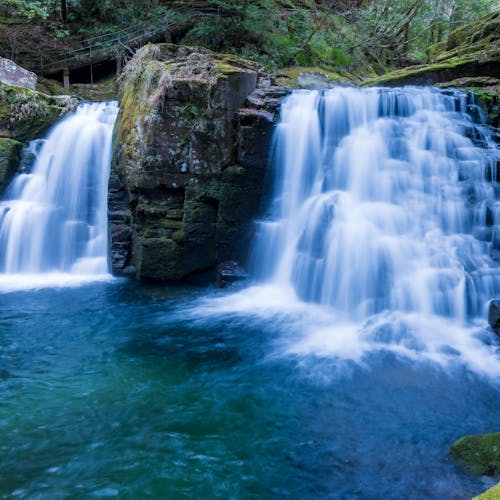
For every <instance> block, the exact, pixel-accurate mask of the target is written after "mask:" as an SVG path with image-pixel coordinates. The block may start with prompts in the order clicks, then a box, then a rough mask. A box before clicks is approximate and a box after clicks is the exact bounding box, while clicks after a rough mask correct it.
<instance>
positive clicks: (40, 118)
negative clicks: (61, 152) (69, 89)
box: [0, 84, 76, 143]
mask: <svg viewBox="0 0 500 500" xmlns="http://www.w3.org/2000/svg"><path fill="white" fill-rule="evenodd" d="M75 105H76V99H74V98H72V97H70V96H49V95H46V94H42V93H40V92H36V91H34V90H30V89H26V88H21V87H16V86H13V85H5V84H0V137H3V138H8V139H14V140H16V141H19V142H23V143H26V142H28V141H30V140H32V139H36V138H39V137H42V136H43V135H44V134H45V132H46V131H47V130H48V129H49V128H50V127H51V126H52V125H53V124H54V123H55V122H56V121H57V120H58V119H59V118H60V117H61V116H63V115H64V114H65V113H67V112H68V111H70V110H72V109H73V108H74V106H75Z"/></svg>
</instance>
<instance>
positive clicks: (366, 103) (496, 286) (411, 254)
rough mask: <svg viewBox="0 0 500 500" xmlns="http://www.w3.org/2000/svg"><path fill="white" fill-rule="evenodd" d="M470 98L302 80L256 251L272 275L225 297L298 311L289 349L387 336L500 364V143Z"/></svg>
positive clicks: (264, 273) (289, 109)
mask: <svg viewBox="0 0 500 500" xmlns="http://www.w3.org/2000/svg"><path fill="white" fill-rule="evenodd" d="M471 108H473V109H471ZM471 110H472V111H475V112H476V113H479V111H478V110H477V109H476V108H475V107H474V105H473V102H472V103H471V100H470V98H469V99H468V97H467V95H466V94H464V93H461V92H455V91H439V90H437V89H432V88H416V87H415V88H411V87H410V88H402V89H381V88H373V89H364V90H362V89H354V88H337V89H333V90H328V91H325V92H316V91H298V92H294V93H293V94H291V95H290V96H289V97H288V98H287V99H286V100H285V101H284V103H283V105H282V110H281V121H280V124H279V125H278V127H277V131H276V136H275V150H274V169H275V172H276V176H275V192H274V196H273V202H272V205H271V207H270V210H269V216H268V217H267V218H266V219H264V220H262V221H259V222H257V236H256V240H255V245H254V251H253V261H252V268H253V273H254V275H255V276H256V277H257V278H258V279H259V280H261V281H263V282H264V283H265V286H264V287H259V288H252V289H249V290H246V291H244V292H242V293H240V294H237V295H235V296H234V297H233V298H232V299H228V298H224V299H223V300H224V304H222V301H221V303H219V304H218V305H217V307H216V308H215V309H216V310H219V311H220V310H226V312H227V310H228V309H231V308H234V309H236V310H242V311H246V312H249V313H251V314H255V315H256V316H259V315H261V316H262V315H267V317H268V319H269V320H272V318H274V321H280V319H279V318H281V317H282V316H281V315H278V312H281V313H282V312H283V311H285V310H286V311H289V315H288V324H287V328H286V330H287V331H288V332H289V333H290V334H289V343H288V345H287V348H286V349H287V351H288V352H294V353H308V354H324V355H336V356H341V357H349V358H356V359H360V358H362V356H363V355H364V354H366V353H367V352H369V351H373V350H378V349H383V350H391V351H394V352H396V353H398V354H402V355H404V356H408V357H410V358H419V359H428V360H432V361H437V362H442V363H448V362H450V361H453V360H456V359H461V360H462V361H463V362H465V363H466V364H467V365H468V366H469V367H471V368H473V369H475V370H476V369H477V370H479V371H485V372H488V373H489V374H491V375H500V361H499V358H498V355H497V354H496V350H497V347H498V346H495V345H493V346H488V345H486V344H485V342H490V343H491V342H493V343H495V341H494V339H493V340H492V337H491V335H490V334H489V333H488V331H487V330H486V325H485V320H484V318H485V317H486V309H487V304H488V301H489V300H490V299H492V298H494V297H495V296H496V295H497V294H498V293H499V292H500V271H499V267H498V264H497V263H496V262H495V260H494V258H495V257H496V256H498V250H499V246H500V245H499V244H500V232H499V228H498V223H499V221H500V211H499V208H500V204H499V203H498V201H497V199H496V190H497V189H498V181H499V179H498V178H497V175H498V173H497V162H498V159H499V154H498V150H497V149H496V147H495V144H494V142H493V140H492V139H491V134H490V132H489V131H488V129H487V128H486V127H484V126H481V125H477V124H474V123H473V121H472V119H471V118H470V116H469V114H468V113H467V112H468V111H471ZM290 318H293V320H290Z"/></svg>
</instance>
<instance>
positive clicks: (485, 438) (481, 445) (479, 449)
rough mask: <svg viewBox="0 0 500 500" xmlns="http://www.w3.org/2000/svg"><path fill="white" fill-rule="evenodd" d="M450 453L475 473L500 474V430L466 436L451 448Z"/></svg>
mask: <svg viewBox="0 0 500 500" xmlns="http://www.w3.org/2000/svg"><path fill="white" fill-rule="evenodd" d="M450 455H451V456H452V457H453V458H454V459H455V460H456V461H457V462H458V463H459V464H460V465H462V466H463V467H465V469H467V471H468V472H470V473H471V474H474V475H487V476H495V475H500V432H496V433H493V434H481V435H471V436H464V437H462V438H460V439H458V440H457V441H455V443H453V445H452V446H451V448H450Z"/></svg>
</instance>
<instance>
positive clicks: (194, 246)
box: [109, 44, 275, 280]
mask: <svg viewBox="0 0 500 500" xmlns="http://www.w3.org/2000/svg"><path fill="white" fill-rule="evenodd" d="M257 79H258V73H257V70H256V68H255V66H254V65H253V63H249V62H247V61H243V60H241V59H237V58H234V57H232V56H224V55H219V54H214V53H212V52H210V51H208V50H204V49H198V48H191V47H183V46H177V45H171V44H159V45H147V46H145V47H143V48H142V49H140V50H139V51H138V52H137V53H136V55H135V56H134V58H133V59H132V60H131V61H130V62H129V63H128V65H127V66H126V67H125V69H124V73H123V76H122V81H121V86H120V114H119V116H118V119H117V125H116V128H115V145H116V146H115V151H114V156H113V164H112V173H111V179H110V197H109V219H110V223H111V253H112V262H113V268H114V270H115V272H118V273H120V272H135V274H136V275H137V277H138V278H140V279H153V280H179V279H182V278H185V277H187V276H189V275H190V274H192V273H196V272H201V271H205V270H208V269H215V268H216V265H217V263H218V262H221V261H227V260H239V259H240V258H241V257H242V254H241V250H242V247H245V246H247V245H248V241H249V238H250V236H251V234H250V233H251V220H252V218H253V217H254V216H255V214H256V212H257V210H258V209H259V208H260V206H261V202H262V193H263V188H264V185H265V179H264V177H265V171H266V165H267V152H268V150H269V142H270V138H271V134H272V129H273V126H274V114H273V113H272V112H270V111H267V110H264V109H256V108H255V106H254V107H253V109H247V110H246V111H245V110H241V108H242V106H243V105H244V103H245V101H246V98H247V96H249V95H250V94H251V93H252V92H253V91H254V90H255V88H256V85H257ZM271 93H272V92H271ZM273 98H275V96H271V97H270V99H271V101H272V99H273ZM256 148H258V152H257V151H256Z"/></svg>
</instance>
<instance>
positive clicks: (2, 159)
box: [0, 138, 23, 194]
mask: <svg viewBox="0 0 500 500" xmlns="http://www.w3.org/2000/svg"><path fill="white" fill-rule="evenodd" d="M22 151H23V144H22V143H20V142H18V141H15V140H13V139H3V138H0V194H1V193H2V192H3V190H4V189H5V187H6V186H7V184H8V183H9V181H10V180H11V178H12V177H13V175H14V174H15V172H16V170H17V167H18V166H19V163H20V162H21V155H22Z"/></svg>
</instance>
